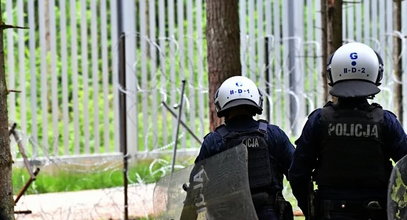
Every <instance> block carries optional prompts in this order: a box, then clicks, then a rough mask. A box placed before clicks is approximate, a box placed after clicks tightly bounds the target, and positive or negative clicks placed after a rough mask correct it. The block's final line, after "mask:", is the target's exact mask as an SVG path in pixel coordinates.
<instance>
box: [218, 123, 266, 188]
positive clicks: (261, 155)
mask: <svg viewBox="0 0 407 220" xmlns="http://www.w3.org/2000/svg"><path fill="white" fill-rule="evenodd" d="M216 132H218V133H219V134H220V135H221V136H222V138H223V141H224V144H225V147H226V149H229V148H232V147H235V146H237V145H239V144H244V145H245V146H246V147H247V151H248V172H249V184H250V189H251V190H252V191H256V190H257V189H261V188H263V187H267V186H270V185H271V183H272V171H271V165H270V154H269V148H268V147H269V145H268V141H267V140H268V135H267V123H265V122H262V121H259V127H258V128H257V129H253V130H249V131H244V132H237V131H229V130H228V129H227V128H226V126H225V125H221V126H220V127H218V128H217V129H216Z"/></svg>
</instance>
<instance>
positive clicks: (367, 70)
mask: <svg viewBox="0 0 407 220" xmlns="http://www.w3.org/2000/svg"><path fill="white" fill-rule="evenodd" d="M327 71H328V77H329V81H330V82H329V85H330V86H332V89H331V90H330V91H329V93H330V94H331V95H333V96H336V97H372V96H374V95H376V94H377V93H379V92H380V89H379V88H378V86H379V85H380V81H381V80H382V78H383V61H382V58H381V57H380V56H379V54H377V53H376V52H375V51H374V50H373V49H372V48H370V47H369V46H367V45H365V44H362V43H357V42H352V43H348V44H345V45H342V46H341V47H339V48H338V49H337V50H336V51H335V52H334V54H333V55H332V56H331V58H330V60H329V62H328V68H327Z"/></svg>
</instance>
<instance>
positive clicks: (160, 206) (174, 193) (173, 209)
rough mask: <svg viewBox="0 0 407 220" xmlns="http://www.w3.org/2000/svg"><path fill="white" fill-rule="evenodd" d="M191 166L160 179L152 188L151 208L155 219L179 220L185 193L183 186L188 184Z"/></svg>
mask: <svg viewBox="0 0 407 220" xmlns="http://www.w3.org/2000/svg"><path fill="white" fill-rule="evenodd" d="M192 168H193V165H191V166H189V167H186V168H184V169H181V170H177V171H175V172H174V173H173V174H172V175H167V176H165V177H163V178H161V179H160V180H159V181H158V182H157V183H156V185H155V187H154V195H153V208H154V214H155V215H156V217H155V219H180V216H181V211H182V208H183V206H184V200H185V197H186V195H187V192H186V191H185V190H184V189H183V184H185V183H187V182H188V179H189V175H190V173H191V170H192Z"/></svg>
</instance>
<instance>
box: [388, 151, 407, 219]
mask: <svg viewBox="0 0 407 220" xmlns="http://www.w3.org/2000/svg"><path fill="white" fill-rule="evenodd" d="M406 190H407V156H404V157H403V158H402V159H401V160H399V161H398V162H397V163H396V166H394V168H393V171H392V173H391V177H390V181H389V189H388V197H387V217H388V219H397V220H398V219H407V194H406Z"/></svg>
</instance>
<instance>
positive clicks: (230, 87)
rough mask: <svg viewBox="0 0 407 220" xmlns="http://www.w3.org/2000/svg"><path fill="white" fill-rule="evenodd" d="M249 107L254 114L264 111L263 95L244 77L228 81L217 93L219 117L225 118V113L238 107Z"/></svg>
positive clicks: (235, 77) (234, 77)
mask: <svg viewBox="0 0 407 220" xmlns="http://www.w3.org/2000/svg"><path fill="white" fill-rule="evenodd" d="M243 105H246V106H249V107H251V108H252V109H253V110H254V113H257V114H261V112H262V111H263V107H262V106H263V95H262V94H261V92H260V91H259V89H258V88H257V86H256V84H254V82H253V81H251V80H250V79H249V78H247V77H244V76H233V77H230V78H228V79H226V80H225V81H224V82H223V83H222V85H221V86H220V87H219V89H218V91H217V92H216V93H215V107H216V112H217V115H218V117H222V116H225V115H224V114H225V111H226V110H228V109H230V108H233V107H237V106H243Z"/></svg>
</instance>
